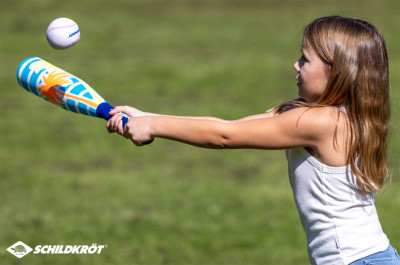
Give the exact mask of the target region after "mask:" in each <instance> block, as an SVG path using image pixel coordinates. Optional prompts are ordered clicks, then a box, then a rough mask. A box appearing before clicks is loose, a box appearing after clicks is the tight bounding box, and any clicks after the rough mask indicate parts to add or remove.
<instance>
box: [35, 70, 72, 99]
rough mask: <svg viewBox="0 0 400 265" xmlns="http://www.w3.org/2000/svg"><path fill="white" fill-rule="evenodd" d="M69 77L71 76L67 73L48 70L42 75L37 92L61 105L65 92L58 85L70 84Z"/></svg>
mask: <svg viewBox="0 0 400 265" xmlns="http://www.w3.org/2000/svg"><path fill="white" fill-rule="evenodd" d="M71 77H73V76H71V75H70V74H68V73H60V72H55V71H54V72H50V73H49V74H48V75H47V76H46V75H44V76H43V84H42V85H40V86H39V92H40V93H41V94H42V97H44V98H46V99H47V100H48V101H50V102H52V103H54V104H56V105H59V106H61V104H60V103H61V102H64V100H63V97H64V95H65V93H64V91H62V90H61V89H60V86H65V85H69V84H71V83H72V81H71V80H70V78H71Z"/></svg>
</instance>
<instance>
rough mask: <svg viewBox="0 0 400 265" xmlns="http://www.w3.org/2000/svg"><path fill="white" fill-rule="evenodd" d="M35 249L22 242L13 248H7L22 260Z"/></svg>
mask: <svg viewBox="0 0 400 265" xmlns="http://www.w3.org/2000/svg"><path fill="white" fill-rule="evenodd" d="M32 250H33V249H32V248H31V247H29V246H28V245H27V244H25V243H24V242H22V241H18V242H17V243H15V244H14V245H12V246H11V247H9V248H7V251H8V252H10V253H11V254H13V255H14V256H16V257H17V258H22V257H23V256H25V255H26V254H28V253H29V252H31V251H32Z"/></svg>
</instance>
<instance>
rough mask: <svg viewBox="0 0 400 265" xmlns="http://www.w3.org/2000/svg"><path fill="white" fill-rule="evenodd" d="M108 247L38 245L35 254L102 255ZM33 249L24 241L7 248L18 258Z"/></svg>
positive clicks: (93, 245) (95, 245)
mask: <svg viewBox="0 0 400 265" xmlns="http://www.w3.org/2000/svg"><path fill="white" fill-rule="evenodd" d="M107 247H108V246H107V245H98V244H96V243H93V244H92V245H37V246H36V247H35V251H34V252H33V254H35V255H36V254H45V255H46V254H89V255H93V254H101V251H102V250H103V249H104V248H107ZM32 250H33V249H32V248H31V247H30V246H28V245H27V244H25V243H24V242H22V241H18V242H17V243H15V244H14V245H12V246H11V247H9V248H7V251H8V252H10V253H11V254H13V255H14V256H16V257H17V258H22V257H23V256H25V255H27V254H29V253H30V252H32Z"/></svg>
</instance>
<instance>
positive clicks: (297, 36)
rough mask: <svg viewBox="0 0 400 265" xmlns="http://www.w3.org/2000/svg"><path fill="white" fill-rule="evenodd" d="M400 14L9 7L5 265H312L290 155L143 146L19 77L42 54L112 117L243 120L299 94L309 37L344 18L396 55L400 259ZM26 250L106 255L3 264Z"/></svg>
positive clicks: (385, 197)
mask: <svg viewBox="0 0 400 265" xmlns="http://www.w3.org/2000/svg"><path fill="white" fill-rule="evenodd" d="M399 11H400V1H398V0H394V1H389V0H381V1H375V0H358V1H357V0H340V1H326V0H325V1H306V0H304V1H296V0H292V1H278V0H276V1H261V0H259V1H217V0H215V1H183V0H181V1H144V0H143V1H134V0H129V1H128V0H114V1H104V0H102V1H94V0H88V1H81V0H79V1H78V0H72V1H50V0H47V1H46V0H29V1H28V0H0V19H1V23H0V27H1V28H0V29H1V32H0V33H1V36H0V45H1V50H0V93H1V94H0V111H1V112H0V115H1V116H0V134H1V138H0V139H1V140H0V151H1V152H0V161H1V164H0V174H1V175H0V177H1V179H0V202H1V212H0V214H1V216H0V264H2V265H8V264H85V265H86V264H96V265H103V264H141V265H153V264H173V265H177V264H179V265H181V264H182V265H183V264H185V265H191V264H199V265H200V264H201V265H224V264H226V265H228V264H229V265H231V264H244V265H247V264H249V265H261V264H308V258H307V252H306V240H305V235H304V232H303V229H302V227H301V224H300V220H299V217H298V213H297V210H296V207H295V205H294V201H293V197H292V193H291V189H290V185H289V181H288V177H287V170H286V166H287V165H286V160H285V156H284V152H283V151H259V150H230V151H228V150H224V151H222V150H220V151H215V150H205V149H195V148H193V147H190V146H185V145H182V144H179V143H174V142H169V141H166V140H162V139H156V140H155V142H154V143H153V144H151V145H150V146H146V147H143V148H136V147H135V146H134V145H133V144H131V142H130V141H128V140H126V139H124V138H122V137H119V136H117V135H109V134H108V133H107V131H106V129H105V122H104V121H102V120H100V119H95V118H89V117H86V116H79V115H76V114H71V113H69V112H67V111H64V110H61V109H59V108H57V107H55V106H53V105H51V104H48V103H46V102H45V101H43V100H42V99H39V98H37V97H34V96H33V95H30V94H29V93H28V92H26V91H24V90H23V89H22V88H20V87H19V86H18V83H17V81H16V77H15V75H16V70H17V67H18V64H19V63H20V62H21V61H22V60H23V59H24V58H26V57H29V56H39V57H41V58H43V59H45V60H47V61H49V62H52V63H53V64H55V65H57V66H59V67H61V68H63V69H65V70H67V71H69V72H71V73H73V74H76V75H78V76H80V77H81V78H82V79H84V80H85V81H87V82H88V83H89V84H90V85H91V86H93V87H94V88H95V89H96V90H97V91H99V92H100V93H101V94H102V95H103V96H104V97H105V98H106V99H107V100H108V101H109V102H110V103H111V104H113V105H121V104H129V105H132V106H135V107H138V108H139V109H143V110H145V111H151V112H161V113H166V114H176V115H207V116H217V117H220V118H225V119H236V118H240V117H243V116H245V115H250V114H256V113H261V112H264V111H265V110H266V109H269V108H270V107H272V106H275V105H276V104H278V103H280V102H282V101H285V100H288V99H291V98H295V97H296V96H297V88H296V80H295V75H296V74H295V71H294V70H293V68H292V65H293V63H294V62H295V60H297V58H298V57H299V50H300V41H301V34H302V29H303V27H304V26H305V25H306V24H307V23H309V22H310V21H312V20H313V19H315V18H317V17H321V16H324V15H332V14H339V15H343V16H352V17H358V18H362V19H365V20H367V21H370V22H371V23H372V24H374V25H375V26H376V27H377V28H378V29H380V31H381V32H382V33H383V35H384V37H385V39H386V42H387V47H388V52H389V58H390V71H391V86H392V88H391V99H392V106H393V107H392V111H393V114H392V122H391V137H390V142H389V149H390V150H389V152H390V159H391V164H392V174H393V181H392V185H391V186H390V188H389V189H388V190H386V191H385V192H384V193H382V194H379V195H378V196H377V197H376V205H377V208H378V213H379V215H380V219H381V223H382V226H383V228H384V231H385V232H386V234H387V235H388V236H389V238H390V240H391V243H392V245H393V246H394V247H396V248H397V249H398V250H400V229H399V224H400V222H399V220H400V215H399V213H400V163H399V157H400V141H399V137H398V135H399V133H400V119H399V115H400V90H399V89H400V75H399V73H400V24H399V21H400V12H399ZM57 17H69V18H71V19H74V20H75V21H76V22H77V23H78V24H79V26H80V29H81V40H80V42H79V43H78V44H77V45H76V46H75V47H74V48H72V49H70V50H65V51H56V50H53V49H52V48H50V46H49V45H48V43H47V41H46V38H45V31H46V28H47V25H48V24H49V23H50V21H51V20H53V19H55V18H57ZM17 241H23V242H24V243H26V244H28V245H29V246H31V247H34V246H36V245H92V244H93V243H96V244H99V245H106V247H105V248H104V249H103V251H102V253H101V254H99V255H97V254H93V255H34V254H32V253H30V254H28V255H27V256H25V257H23V258H22V259H17V258H16V257H14V256H12V255H11V254H10V253H8V252H7V251H6V249H7V248H8V247H9V246H11V245H12V244H14V243H15V242H17Z"/></svg>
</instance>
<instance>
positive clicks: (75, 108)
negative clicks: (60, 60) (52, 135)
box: [17, 57, 153, 144]
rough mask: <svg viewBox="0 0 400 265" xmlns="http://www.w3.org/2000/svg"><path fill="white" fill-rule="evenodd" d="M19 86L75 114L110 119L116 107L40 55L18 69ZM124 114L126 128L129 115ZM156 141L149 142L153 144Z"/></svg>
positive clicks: (25, 62) (26, 61) (26, 60)
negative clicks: (111, 112)
mask: <svg viewBox="0 0 400 265" xmlns="http://www.w3.org/2000/svg"><path fill="white" fill-rule="evenodd" d="M17 79H18V83H19V84H20V86H22V87H23V88H25V89H26V90H27V91H29V92H31V93H33V94H35V95H36V96H39V97H41V98H43V99H45V100H47V101H49V102H51V103H54V104H55V105H57V106H59V107H61V108H63V109H65V110H68V111H72V112H75V113H80V114H84V115H88V116H92V117H99V118H103V119H105V120H109V119H110V118H111V115H110V114H109V112H110V111H111V110H112V109H113V108H114V107H113V106H111V105H110V104H109V103H108V102H106V101H105V100H104V99H103V98H102V97H101V96H100V95H99V94H98V93H97V92H96V91H95V90H94V89H93V88H92V87H91V86H89V85H88V84H87V83H86V82H84V81H83V80H82V79H80V78H78V77H76V76H74V75H72V74H70V73H68V72H66V71H64V70H62V69H60V68H58V67H57V66H54V65H52V64H50V63H48V62H46V61H45V60H43V59H40V58H39V57H29V58H26V59H25V60H23V61H22V62H21V63H20V65H19V67H18V70H17ZM121 114H122V116H123V117H122V125H123V126H124V127H125V124H126V122H127V121H128V119H129V118H130V117H129V116H128V115H126V114H124V113H121ZM152 141H153V140H151V141H149V142H146V144H150V143H151V142H152Z"/></svg>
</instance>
